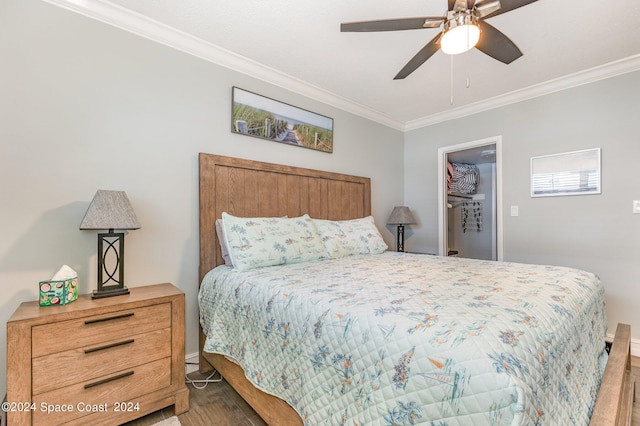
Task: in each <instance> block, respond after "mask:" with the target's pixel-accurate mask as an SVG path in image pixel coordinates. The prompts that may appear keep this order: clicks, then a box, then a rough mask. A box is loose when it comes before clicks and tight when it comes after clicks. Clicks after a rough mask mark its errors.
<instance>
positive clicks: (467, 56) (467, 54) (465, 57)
mask: <svg viewBox="0 0 640 426" xmlns="http://www.w3.org/2000/svg"><path fill="white" fill-rule="evenodd" d="M469 52H471V51H470V50H469V51H467V52H466V53H465V54H464V60H465V62H466V64H465V65H466V68H467V89H468V88H469V86H471V78H470V77H469Z"/></svg>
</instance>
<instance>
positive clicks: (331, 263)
mask: <svg viewBox="0 0 640 426" xmlns="http://www.w3.org/2000/svg"><path fill="white" fill-rule="evenodd" d="M370 201H371V200H370V180H369V179H368V178H363V177H357V176H350V175H344V174H337V173H330V172H324V171H318V170H309V169H302V168H295V167H290V166H283V165H276V164H269V163H261V162H255V161H249V160H243V159H238V158H229V157H221V156H216V155H211V154H200V278H201V285H202V286H203V288H201V296H200V300H201V301H205V300H206V301H208V302H209V305H201V321H202V323H203V324H204V328H203V329H204V330H206V332H207V334H209V336H210V337H211V338H210V339H209V341H207V336H206V335H205V333H204V332H203V329H201V333H200V336H201V343H200V348H201V360H200V366H201V370H203V371H205V370H207V369H210V368H208V367H209V366H212V367H213V368H215V369H216V370H218V371H219V372H220V373H221V374H222V376H224V377H225V379H226V380H227V381H228V382H229V383H230V384H231V385H232V386H233V387H234V388H235V389H236V390H237V391H238V393H239V394H240V395H241V396H242V397H243V398H244V399H245V400H246V401H247V402H248V403H249V404H250V405H251V406H252V407H253V408H254V409H255V410H256V412H257V413H258V414H259V415H260V416H261V417H262V418H263V419H264V420H265V421H266V422H267V423H268V424H273V425H289V424H291V425H300V424H320V423H325V424H417V423H420V422H426V421H432V420H437V421H439V422H440V423H434V424H442V425H445V424H449V425H454V424H468V423H470V422H473V423H474V424H482V423H486V424H514V425H515V424H557V423H554V420H555V419H556V418H562V419H567V421H568V422H571V423H573V424H586V423H587V422H588V421H589V418H591V424H594V425H595V424H597V425H608V424H611V425H613V424H624V422H625V421H626V419H628V418H629V414H628V413H630V408H631V405H632V399H631V398H632V395H633V379H632V376H631V374H630V364H629V359H630V358H629V339H630V332H629V327H628V326H627V325H624V324H620V325H618V328H617V332H616V336H615V340H614V343H613V346H612V350H611V353H610V355H609V360H608V362H607V363H606V369H604V375H602V371H601V370H602V368H603V365H604V364H603V363H601V362H599V361H602V360H603V359H604V358H605V357H604V356H603V355H602V353H603V348H604V333H605V331H606V325H605V324H604V322H603V321H604V320H603V317H604V306H603V298H602V286H601V284H599V282H598V281H597V280H596V279H594V277H593V276H592V274H588V273H585V272H583V271H576V270H572V269H570V268H558V267H547V266H540V265H529V266H526V265H519V264H509V263H498V262H484V261H468V260H465V259H450V258H442V257H437V256H424V255H407V254H398V253H380V254H376V255H375V256H374V255H356V256H353V257H352V258H348V259H347V258H338V259H327V260H322V261H317V262H302V263H295V264H285V265H275V266H269V267H265V268H256V269H251V270H248V271H245V272H242V273H238V272H237V271H234V270H233V269H232V268H230V267H227V266H223V265H224V259H223V256H222V253H221V250H220V245H219V241H218V239H217V238H218V236H217V233H216V231H215V221H216V219H220V218H221V217H222V215H223V212H227V213H230V214H231V215H235V216H237V217H243V218H259V217H269V218H286V217H288V218H298V217H301V216H303V215H305V214H308V215H309V216H310V217H311V218H313V220H316V219H326V220H329V221H345V220H358V219H359V218H364V217H367V216H369V215H370V213H371V207H370ZM372 259H374V260H373V261H372ZM385 264H386V265H387V266H386V267H383V265H385ZM389 265H391V266H389ZM390 267H392V268H395V269H394V270H393V273H391V272H389V270H390V269H389V268H390ZM385 268H386V269H385ZM214 269H215V271H214ZM372 271H375V273H372ZM431 271H439V272H437V273H436V277H435V278H434V277H432V276H431V275H428V274H431V273H432V272H431ZM400 272H402V273H400ZM487 273H489V275H487ZM412 275H413V276H414V277H413V278H412V277H411V276H412ZM300 276H303V277H305V276H306V277H310V276H312V277H315V278H316V280H317V281H316V282H309V283H307V282H305V280H304V279H302V278H300ZM344 276H349V277H350V278H351V279H350V281H349V282H348V283H345V282H344V281H341V280H342V279H343V277H344ZM372 276H374V277H378V279H380V280H382V281H381V282H378V283H372V282H371V277H372ZM416 276H417V277H418V280H417V281H416V280H415V277H416ZM283 277H284V278H286V279H283ZM354 277H355V279H354ZM425 277H429V278H428V280H427V281H424V280H425V279H426V278H425ZM497 277H500V279H499V280H498V278H497ZM223 278H224V279H223ZM436 278H437V279H436ZM421 279H422V280H423V281H422V282H421V281H420V280H421ZM560 279H567V280H568V283H569V284H570V285H569V284H566V283H560V282H559V281H558V282H556V281H557V280H560ZM434 280H435V281H442V282H443V283H448V284H447V285H452V283H453V285H454V286H455V287H453V288H455V291H453V290H452V291H450V292H448V291H447V290H446V287H445V288H442V287H436V286H432V281H434ZM500 280H501V281H500ZM210 282H213V283H214V287H213V290H209V291H210V292H209V293H207V290H205V288H208V287H210V284H209V283H210ZM222 282H228V283H229V284H225V285H226V286H228V287H229V288H231V289H232V291H231V294H230V293H229V292H227V293H223V292H222V287H219V288H218V287H215V285H217V284H215V283H222ZM258 283H259V284H258ZM322 283H332V285H326V286H325V287H326V288H324V287H322ZM407 283H411V284H407ZM292 285H293V287H291V286H292ZM287 286H288V287H287ZM347 286H351V287H347ZM366 286H369V287H366ZM385 286H386V287H385ZM508 286H511V287H508ZM321 287H322V291H318V289H319V288H321ZM515 287H517V288H518V291H513V289H514V288H515ZM291 288H293V290H291ZM371 288H382V289H383V291H380V293H383V294H382V295H376V298H375V299H374V298H373V296H372V295H371V294H370V293H371V291H370V289H371ZM505 288H509V289H510V291H504V289H505ZM257 289H258V290H257ZM421 292H426V293H429V296H430V298H428V299H426V301H425V300H422V301H421V299H419V296H420V295H419V293H421ZM291 293H295V294H296V295H297V296H299V297H291ZM446 293H451V294H446ZM534 293H542V295H543V296H545V297H548V298H549V299H548V302H545V303H542V302H540V303H538V304H546V305H548V309H549V310H550V311H551V312H549V311H548V310H547V311H541V312H539V313H537V314H536V315H537V316H536V315H534V316H533V317H532V316H531V315H528V313H529V311H528V306H526V305H527V303H531V304H535V303H534V302H531V301H530V300H535V299H530V298H532V297H533V295H534ZM571 293H576V295H578V296H577V298H573V295H572V294H571ZM256 295H257V297H258V299H257V300H255V301H253V300H252V301H251V302H247V301H248V300H249V299H247V298H248V297H253V296H256ZM284 295H286V303H284V300H285V299H283V297H285V296H284ZM452 295H453V296H454V297H450V296H452ZM396 296H397V297H396ZM379 297H382V299H380V298H379ZM385 297H387V298H386V299H385ZM371 300H375V301H374V304H376V303H377V305H375V306H370V304H368V303H369V302H370V301H371ZM239 301H242V303H240V302H239ZM326 303H328V305H326ZM420 304H422V305H423V306H420ZM212 305H213V306H225V307H226V308H225V309H223V311H226V313H227V314H228V315H229V317H226V318H222V317H220V318H216V317H215V313H214V311H215V308H214V307H212ZM283 306H284V307H286V309H282V313H275V314H274V312H276V311H275V310H276V309H278V307H283ZM525 308H526V309H525ZM286 311H288V312H290V313H291V312H293V315H294V316H293V317H290V318H288V319H287V318H286V317H281V316H280V315H286ZM301 312H303V313H304V314H301ZM536 312H537V311H536ZM265 314H268V315H267V317H264V318H261V317H260V315H265ZM552 315H555V318H558V319H561V320H562V321H559V320H558V321H556V320H553V319H552V318H554V317H552ZM467 316H468V317H467ZM572 316H573V317H576V318H578V317H581V318H582V319H581V320H578V321H574V322H571V323H569V322H568V318H569V317H572ZM491 317H501V318H502V319H501V320H502V321H503V322H502V323H498V324H494V323H492V322H491V321H492V318H491ZM543 318H544V320H543ZM585 318H588V319H586V320H585ZM369 319H371V321H370V320H369ZM373 319H375V321H373ZM504 321H506V323H505V322H504ZM216 322H218V323H220V324H225V327H226V328H227V330H226V331H225V330H224V328H225V327H221V328H219V329H217V330H216V327H215V323H216ZM250 323H255V324H257V326H258V327H259V328H258V330H257V331H256V332H255V333H256V334H255V336H254V337H253V338H248V340H245V342H244V343H242V342H241V341H233V342H231V341H229V342H224V341H223V340H224V339H225V338H223V337H220V336H222V335H224V333H227V334H229V333H231V334H233V335H240V334H241V333H244V332H245V329H247V328H250V327H249V324H250ZM211 324H214V325H211ZM394 324H402V325H401V326H398V327H395V326H394ZM294 325H300V326H301V328H300V329H294V328H293V327H294ZM229 327H231V328H229ZM234 327H235V328H234ZM545 327H546V328H545ZM396 328H397V329H396ZM534 329H541V330H534ZM560 329H563V330H564V331H566V332H567V333H568V334H567V335H568V336H569V337H566V339H567V340H562V339H565V337H561V336H564V334H562V333H561V330H560ZM230 330H231V331H230ZM532 331H536V332H539V333H538V334H535V335H534V334H533V333H532ZM564 331H563V333H564ZM348 334H351V335H353V336H350V337H355V338H356V339H357V340H356V341H357V342H359V344H354V341H353V340H351V343H347V345H351V346H350V349H344V348H340V347H339V346H335V345H336V342H338V341H341V342H342V343H344V342H346V341H347V337H346V335H348ZM398 336H401V340H402V342H399V341H398ZM416 336H417V337H416ZM226 338H228V336H227V337H226ZM394 339H396V340H394ZM389 342H392V343H389ZM278 345H279V346H278ZM438 348H446V349H445V350H444V351H442V350H440V349H438ZM205 349H206V350H205ZM278 351H280V353H278ZM474 351H475V352H477V353H478V354H480V355H469V354H472V353H474ZM583 353H588V354H589V355H588V356H586V357H585V359H582V358H581V356H582V354H583ZM292 354H293V355H292ZM363 354H369V356H366V355H363ZM460 354H462V355H460ZM285 355H287V356H289V357H287V356H285ZM273 359H277V361H278V362H280V364H276V365H275V366H272V365H270V364H268V362H270V361H272V360H273ZM234 361H236V362H234ZM296 362H300V364H299V365H298V364H296ZM239 364H241V365H243V367H244V368H245V370H243V368H242V367H241V366H240V365H239ZM489 370H491V371H489ZM271 373H274V374H271ZM315 373H318V376H317V377H315V378H314V377H313V374H315ZM600 377H602V380H600ZM579 388H582V389H579ZM426 389H429V391H426ZM505 389H506V391H504V390H505ZM598 389H599V392H598ZM547 390H550V391H549V392H547ZM503 391H504V392H503ZM501 392H502V393H501ZM424 394H431V395H430V396H428V397H427V398H426V399H425V398H423V397H424ZM596 394H597V397H596ZM282 398H284V399H282ZM285 400H286V401H287V402H285ZM550 401H555V402H550ZM558 401H559V402H558ZM594 401H595V404H594ZM563 406H568V407H570V410H569V411H571V412H570V413H568V414H567V413H565V414H561V413H560V411H561V410H562V407H563ZM293 407H295V409H294V408H293ZM558 416H561V417H558Z"/></svg>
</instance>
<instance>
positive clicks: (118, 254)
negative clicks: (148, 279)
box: [80, 189, 140, 299]
mask: <svg viewBox="0 0 640 426" xmlns="http://www.w3.org/2000/svg"><path fill="white" fill-rule="evenodd" d="M90 229H98V230H101V229H108V230H109V232H107V233H100V234H98V290H97V291H94V292H93V294H92V296H91V298H92V299H98V298H102V297H111V296H119V295H122V294H129V289H127V288H126V287H125V286H124V232H113V230H114V229H122V230H128V229H140V223H139V222H138V218H137V217H136V214H135V213H134V211H133V208H132V207H131V203H129V199H128V198H127V194H126V193H125V192H124V191H105V190H102V189H99V190H98V192H96V195H95V196H94V197H93V200H92V201H91V204H89V208H88V209H87V212H86V213H85V215H84V218H83V219H82V223H81V224H80V230H90ZM116 244H118V248H116ZM104 274H106V275H107V276H106V278H104V279H103V276H104ZM116 274H118V275H117V276H116Z"/></svg>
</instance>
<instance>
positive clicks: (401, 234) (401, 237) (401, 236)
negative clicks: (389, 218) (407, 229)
mask: <svg viewBox="0 0 640 426" xmlns="http://www.w3.org/2000/svg"><path fill="white" fill-rule="evenodd" d="M397 238H398V239H397V242H396V251H399V252H404V225H398V237H397Z"/></svg>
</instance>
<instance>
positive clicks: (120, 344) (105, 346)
mask: <svg viewBox="0 0 640 426" xmlns="http://www.w3.org/2000/svg"><path fill="white" fill-rule="evenodd" d="M134 341H135V340H134V339H129V340H123V341H122V342H117V343H111V344H110V345H104V346H100V347H97V348H91V349H85V350H84V353H85V354H90V353H91V352H98V351H102V350H104V349H109V348H115V347H116V346H122V345H128V344H129V343H133V342H134Z"/></svg>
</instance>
